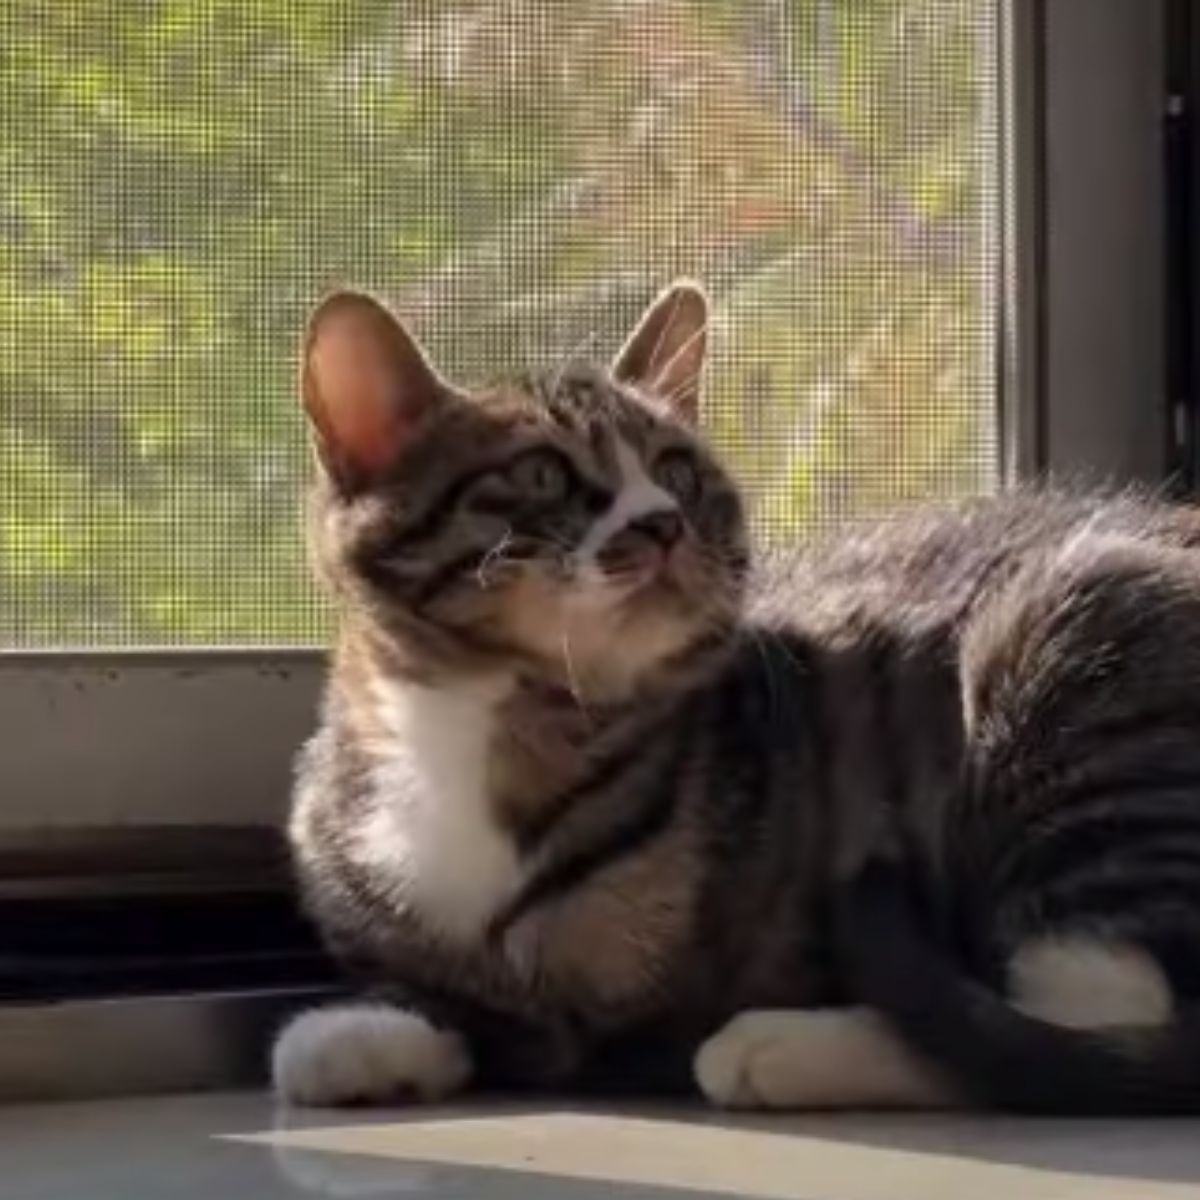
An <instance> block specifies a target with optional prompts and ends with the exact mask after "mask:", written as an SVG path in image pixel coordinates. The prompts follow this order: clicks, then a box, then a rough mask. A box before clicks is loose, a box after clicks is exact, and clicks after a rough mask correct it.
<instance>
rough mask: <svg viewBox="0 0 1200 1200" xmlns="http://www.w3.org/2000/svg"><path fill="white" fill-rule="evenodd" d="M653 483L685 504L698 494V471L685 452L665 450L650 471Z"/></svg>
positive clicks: (693, 461) (692, 460) (690, 457)
mask: <svg viewBox="0 0 1200 1200" xmlns="http://www.w3.org/2000/svg"><path fill="white" fill-rule="evenodd" d="M651 475H652V476H653V478H654V482H655V483H657V484H658V486H659V487H661V488H664V489H665V490H666V491H668V492H670V493H671V495H672V496H674V497H675V499H676V500H680V501H682V502H684V503H686V502H687V501H689V500H695V498H696V497H697V496H698V495H699V494H700V470H699V468H698V467H697V466H696V462H695V460H694V459H693V458H692V456H691V455H690V454H688V453H687V451H686V450H666V451H664V452H663V453H662V454H660V455H659V456H658V458H657V459H656V460H655V463H654V466H653V468H652V469H651Z"/></svg>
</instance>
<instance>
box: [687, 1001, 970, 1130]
mask: <svg viewBox="0 0 1200 1200" xmlns="http://www.w3.org/2000/svg"><path fill="white" fill-rule="evenodd" d="M694 1070H695V1075H696V1081H697V1083H698V1084H699V1085H700V1090H701V1091H702V1092H703V1093H704V1095H705V1096H707V1097H708V1099H709V1100H710V1101H712V1103H714V1104H717V1105H720V1106H721V1107H722V1108H765V1109H806V1108H807V1109H820V1108H876V1107H889V1108H891V1107H920V1108H924V1107H930V1106H936V1105H940V1104H945V1103H946V1102H947V1093H946V1090H945V1088H944V1087H943V1086H942V1085H941V1083H940V1082H939V1081H938V1080H936V1079H935V1078H934V1077H933V1075H932V1073H931V1072H929V1071H927V1070H926V1069H925V1068H924V1067H923V1066H922V1065H921V1064H919V1063H917V1062H916V1061H915V1059H914V1058H913V1057H912V1056H911V1055H910V1054H909V1052H908V1051H907V1050H906V1049H905V1047H904V1046H903V1045H901V1044H900V1042H899V1041H898V1039H897V1038H896V1037H895V1036H894V1035H893V1034H892V1033H890V1032H889V1031H888V1030H887V1028H886V1027H885V1026H884V1025H883V1023H882V1022H881V1021H880V1020H879V1019H878V1018H877V1017H876V1016H875V1015H874V1014H873V1013H871V1012H868V1011H867V1010H865V1009H861V1008H850V1009H833V1008H829V1009H811V1010H800V1009H797V1010H789V1011H776V1012H766V1011H764V1012H744V1013H740V1014H739V1015H738V1016H736V1017H734V1018H733V1020H732V1021H730V1022H729V1023H728V1024H727V1025H725V1026H723V1027H722V1028H721V1029H719V1030H718V1031H717V1033H716V1034H715V1035H714V1036H713V1037H711V1038H709V1039H708V1041H706V1042H705V1043H704V1044H703V1045H702V1046H701V1047H700V1050H699V1052H698V1053H697V1055H696V1060H695V1064H694Z"/></svg>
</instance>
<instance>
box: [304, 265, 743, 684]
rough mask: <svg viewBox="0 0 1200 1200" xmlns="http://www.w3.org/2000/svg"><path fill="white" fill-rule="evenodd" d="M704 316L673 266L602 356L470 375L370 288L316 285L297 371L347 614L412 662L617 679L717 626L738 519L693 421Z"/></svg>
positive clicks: (732, 577) (639, 678)
mask: <svg viewBox="0 0 1200 1200" xmlns="http://www.w3.org/2000/svg"><path fill="white" fill-rule="evenodd" d="M707 326H708V304H707V300H706V298H705V296H704V293H703V292H702V291H701V290H700V289H699V288H698V287H697V286H695V285H694V284H690V283H677V284H675V285H674V286H673V287H671V288H670V289H668V290H667V291H666V292H665V293H663V295H661V296H660V297H659V299H658V300H657V301H655V303H654V304H652V305H651V306H650V308H649V309H648V310H647V312H646V313H645V315H644V316H643V317H642V319H641V321H640V322H639V324H638V325H637V327H636V328H635V329H634V331H633V333H632V334H631V335H630V336H629V338H628V340H627V341H626V343H625V345H624V347H623V348H622V350H621V351H620V353H619V354H618V355H617V357H616V359H615V360H614V362H613V364H612V365H611V367H609V368H607V369H606V368H602V367H598V366H594V365H587V364H570V365H566V366H563V365H561V364H560V365H559V366H558V367H555V368H552V369H550V370H548V371H546V372H545V373H543V374H541V375H537V376H533V377H530V378H525V379H520V380H516V379H514V380H509V381H506V382H503V383H499V384H496V385H494V386H492V387H489V388H487V389H485V390H482V391H479V392H466V391H464V390H461V389H459V388H457V387H455V386H454V385H452V384H451V383H449V382H447V381H446V380H445V379H444V378H442V376H441V375H440V374H439V373H438V372H437V371H436V369H435V368H434V367H433V366H432V364H431V363H430V361H429V359H428V357H427V355H426V354H425V352H424V351H423V349H422V348H421V346H420V345H419V344H418V343H417V341H416V340H415V339H414V337H413V336H412V334H411V333H410V332H408V330H406V329H405V328H404V326H403V325H402V324H400V322H399V321H397V320H396V318H395V317H394V316H392V314H391V313H390V312H389V311H388V310H387V309H386V308H384V307H383V306H382V305H380V304H379V303H377V302H376V301H374V300H372V299H370V298H369V297H366V296H363V295H360V294H357V293H346V292H343V293H338V294H336V295H333V296H331V297H330V298H328V299H327V300H325V301H324V302H323V303H322V304H321V305H320V306H319V307H318V309H317V310H316V312H315V313H314V314H313V316H312V319H311V321H310V323H309V327H308V331H307V334H306V337H305V341H304V348H303V359H304V361H303V374H302V390H303V397H304V403H305V407H306V409H307V412H308V416H309V419H310V422H311V424H312V427H313V430H314V433H315V435H316V443H317V449H318V453H319V458H320V462H321V468H322V469H321V479H320V482H319V485H318V488H317V490H316V503H315V506H314V522H313V534H314V546H315V551H316V557H317V561H318V564H319V566H320V568H321V570H322V573H323V574H324V576H325V578H326V580H327V581H328V582H329V583H330V584H332V586H333V589H334V592H335V594H336V595H337V596H338V597H339V598H340V600H341V611H342V615H343V618H344V619H346V620H349V621H351V622H353V623H355V625H356V626H357V627H358V628H365V629H366V630H367V631H368V632H369V633H372V634H374V635H376V641H377V642H381V643H385V644H386V647H387V648H389V649H391V650H393V651H395V655H396V661H397V663H399V664H400V665H401V666H402V667H403V668H404V669H407V670H409V671H411V672H413V673H414V674H415V675H418V676H423V677H426V678H429V677H437V676H438V675H439V673H447V672H460V673H461V672H470V671H473V670H480V671H490V670H495V669H503V668H506V667H508V668H513V669H515V670H517V671H520V672H521V673H523V674H524V675H525V676H527V677H528V676H530V675H532V676H534V677H536V678H540V679H542V680H544V681H546V682H549V683H554V684H557V685H561V686H567V687H570V688H572V689H574V690H577V691H582V692H584V693H586V694H589V695H595V696H597V697H610V698H615V697H616V696H617V695H619V694H621V693H622V692H628V691H629V690H630V689H631V688H632V687H636V686H637V685H638V684H639V683H641V682H643V681H645V680H646V679H647V677H649V676H651V675H653V673H654V672H655V670H656V669H657V668H662V667H664V666H665V665H666V664H668V663H674V662H678V661H679V660H680V659H681V658H684V657H686V656H687V654H688V652H689V651H690V650H691V649H692V648H694V647H698V646H701V645H711V644H712V643H713V641H714V640H716V639H720V638H721V637H722V636H724V635H726V634H727V633H728V631H729V630H730V628H731V626H732V623H733V618H734V616H735V614H736V612H737V610H738V607H739V603H740V599H741V591H742V580H743V576H744V573H745V566H746V532H745V525H744V521H743V516H742V509H741V504H740V501H739V498H738V494H737V491H736V489H735V488H734V486H733V484H732V482H731V480H730V478H729V477H728V475H727V474H726V473H725V472H724V470H722V468H721V467H720V465H719V464H718V463H717V461H716V460H715V458H714V457H713V455H712V454H711V453H710V452H709V450H708V449H707V448H706V446H705V445H704V443H703V441H702V440H701V439H700V438H699V436H698V435H697V432H696V428H695V426H696V418H697V412H698V408H699V403H700V390H701V377H702V374H703V368H704V360H705V353H706V345H707Z"/></svg>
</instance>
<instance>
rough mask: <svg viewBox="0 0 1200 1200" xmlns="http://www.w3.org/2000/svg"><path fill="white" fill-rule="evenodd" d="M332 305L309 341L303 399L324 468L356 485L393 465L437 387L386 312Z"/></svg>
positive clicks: (351, 300)
mask: <svg viewBox="0 0 1200 1200" xmlns="http://www.w3.org/2000/svg"><path fill="white" fill-rule="evenodd" d="M333 303H334V304H335V305H337V307H334V308H332V309H331V310H330V311H327V312H326V313H324V314H320V313H319V314H318V316H317V318H316V319H315V323H314V327H313V329H312V333H311V335H310V340H309V346H308V354H307V358H306V363H305V371H304V401H305V407H306V408H307V409H308V413H309V416H310V418H311V419H312V422H313V424H314V426H315V427H316V429H317V432H318V433H319V434H320V437H321V443H322V447H321V448H322V452H323V455H324V457H325V460H326V463H327V464H328V465H329V467H330V468H331V469H332V470H333V471H334V472H335V473H337V474H339V475H341V476H342V478H343V481H344V482H346V483H351V484H358V483H362V482H363V481H365V480H369V479H372V478H376V477H378V476H379V475H380V474H382V473H383V472H385V471H386V470H387V469H388V468H389V467H391V466H392V465H393V464H394V463H395V461H396V459H397V458H398V457H399V456H400V454H401V453H402V452H403V450H404V448H405V445H406V444H407V442H408V441H409V440H410V439H411V437H412V434H413V431H414V429H415V427H416V426H417V424H418V422H419V421H420V420H421V418H422V417H423V416H424V415H425V414H426V413H427V412H428V410H429V408H430V406H431V405H432V403H433V401H434V398H435V395H436V393H437V390H438V384H437V379H436V376H435V375H434V373H433V370H432V368H430V367H429V365H428V363H427V362H426V361H425V359H424V357H423V355H422V354H421V351H420V350H419V349H418V348H417V346H416V345H415V343H413V342H412V340H411V338H410V337H409V336H408V334H406V333H405V332H404V330H403V329H402V327H401V326H400V325H399V324H398V323H397V322H396V321H395V319H394V318H393V317H392V316H391V314H389V313H387V312H386V310H384V309H382V308H381V307H379V306H378V305H376V304H375V303H374V302H373V301H370V300H367V299H364V298H360V297H346V298H342V299H339V300H336V301H334V302H333Z"/></svg>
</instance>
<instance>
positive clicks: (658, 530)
mask: <svg viewBox="0 0 1200 1200" xmlns="http://www.w3.org/2000/svg"><path fill="white" fill-rule="evenodd" d="M627 528H628V529H629V531H630V532H631V533H640V534H641V535H642V536H643V537H647V538H649V539H650V540H651V541H652V542H657V543H658V545H660V546H661V547H662V548H663V549H664V550H670V549H671V547H672V546H674V545H675V543H676V542H677V541H679V539H680V538H681V537H682V536H683V518H682V517H681V516H680V515H679V513H677V512H675V511H674V510H673V509H663V510H661V511H660V512H650V513H645V514H643V515H642V516H640V517H637V518H636V519H635V520H633V521H630V522H629V525H628V526H627Z"/></svg>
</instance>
